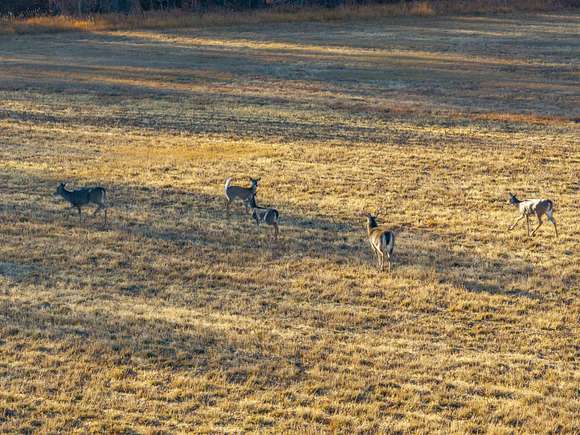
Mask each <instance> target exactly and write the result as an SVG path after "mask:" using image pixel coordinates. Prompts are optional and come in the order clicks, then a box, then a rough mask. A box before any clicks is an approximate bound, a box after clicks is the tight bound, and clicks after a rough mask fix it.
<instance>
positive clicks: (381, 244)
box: [363, 213, 395, 272]
mask: <svg viewBox="0 0 580 435" xmlns="http://www.w3.org/2000/svg"><path fill="white" fill-rule="evenodd" d="M363 216H366V218H367V234H368V237H369V243H370V245H371V248H372V249H373V252H374V253H375V255H376V256H377V261H378V268H379V269H380V270H381V271H384V270H385V256H386V257H387V262H388V263H389V272H390V271H391V258H392V256H393V251H394V249H395V233H394V232H393V231H388V230H387V229H386V228H384V227H380V226H379V225H378V224H377V218H376V217H375V216H373V215H372V214H370V213H365V214H364V215H363Z"/></svg>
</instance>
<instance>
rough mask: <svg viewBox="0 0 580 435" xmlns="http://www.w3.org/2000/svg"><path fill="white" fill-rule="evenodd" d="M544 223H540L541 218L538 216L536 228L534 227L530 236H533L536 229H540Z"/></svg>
mask: <svg viewBox="0 0 580 435" xmlns="http://www.w3.org/2000/svg"><path fill="white" fill-rule="evenodd" d="M543 223H544V222H542V218H541V217H540V216H538V226H537V227H536V229H535V230H534V231H532V236H533V235H534V234H536V231H538V228H540V227H541V226H542V224H543Z"/></svg>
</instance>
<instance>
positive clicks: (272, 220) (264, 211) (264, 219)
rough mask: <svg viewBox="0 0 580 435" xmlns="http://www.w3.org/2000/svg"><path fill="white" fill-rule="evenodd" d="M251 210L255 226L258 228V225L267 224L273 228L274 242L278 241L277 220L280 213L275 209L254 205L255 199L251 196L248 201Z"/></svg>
mask: <svg viewBox="0 0 580 435" xmlns="http://www.w3.org/2000/svg"><path fill="white" fill-rule="evenodd" d="M249 205H250V207H251V208H252V218H253V219H254V220H255V221H256V225H257V226H258V228H260V224H261V223H264V224H268V225H271V226H273V227H274V240H278V218H279V217H280V213H278V210H276V209H275V208H269V207H259V206H258V204H256V197H255V196H252V197H251V198H250V201H249Z"/></svg>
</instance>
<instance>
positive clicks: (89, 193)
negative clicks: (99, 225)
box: [54, 183, 107, 225]
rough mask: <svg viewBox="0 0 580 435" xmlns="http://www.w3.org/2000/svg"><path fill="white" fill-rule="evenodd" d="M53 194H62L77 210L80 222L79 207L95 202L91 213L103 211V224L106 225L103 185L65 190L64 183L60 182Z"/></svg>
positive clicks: (105, 196) (105, 194)
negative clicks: (93, 210) (94, 207)
mask: <svg viewBox="0 0 580 435" xmlns="http://www.w3.org/2000/svg"><path fill="white" fill-rule="evenodd" d="M54 196H62V197H63V198H64V199H66V200H67V201H68V202H69V203H70V205H71V206H72V207H73V208H76V209H77V210H78V212H79V222H82V217H81V209H82V208H83V207H84V206H86V205H89V204H91V203H92V204H96V205H97V208H96V210H95V212H94V213H93V216H95V215H96V214H97V213H98V212H99V211H101V210H104V212H105V225H107V204H106V200H107V191H106V190H105V188H104V187H85V188H83V189H78V190H67V189H66V187H65V183H60V184H59V185H58V187H57V188H56V192H54Z"/></svg>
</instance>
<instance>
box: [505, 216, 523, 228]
mask: <svg viewBox="0 0 580 435" xmlns="http://www.w3.org/2000/svg"><path fill="white" fill-rule="evenodd" d="M524 217H525V216H524V215H521V216H519V217H518V218H517V219H516V220H515V221H514V223H513V224H511V225H510V227H509V228H508V231H511V230H513V229H514V228H515V227H516V225H517V224H518V223H519V221H521V220H522V219H523V218H524Z"/></svg>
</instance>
